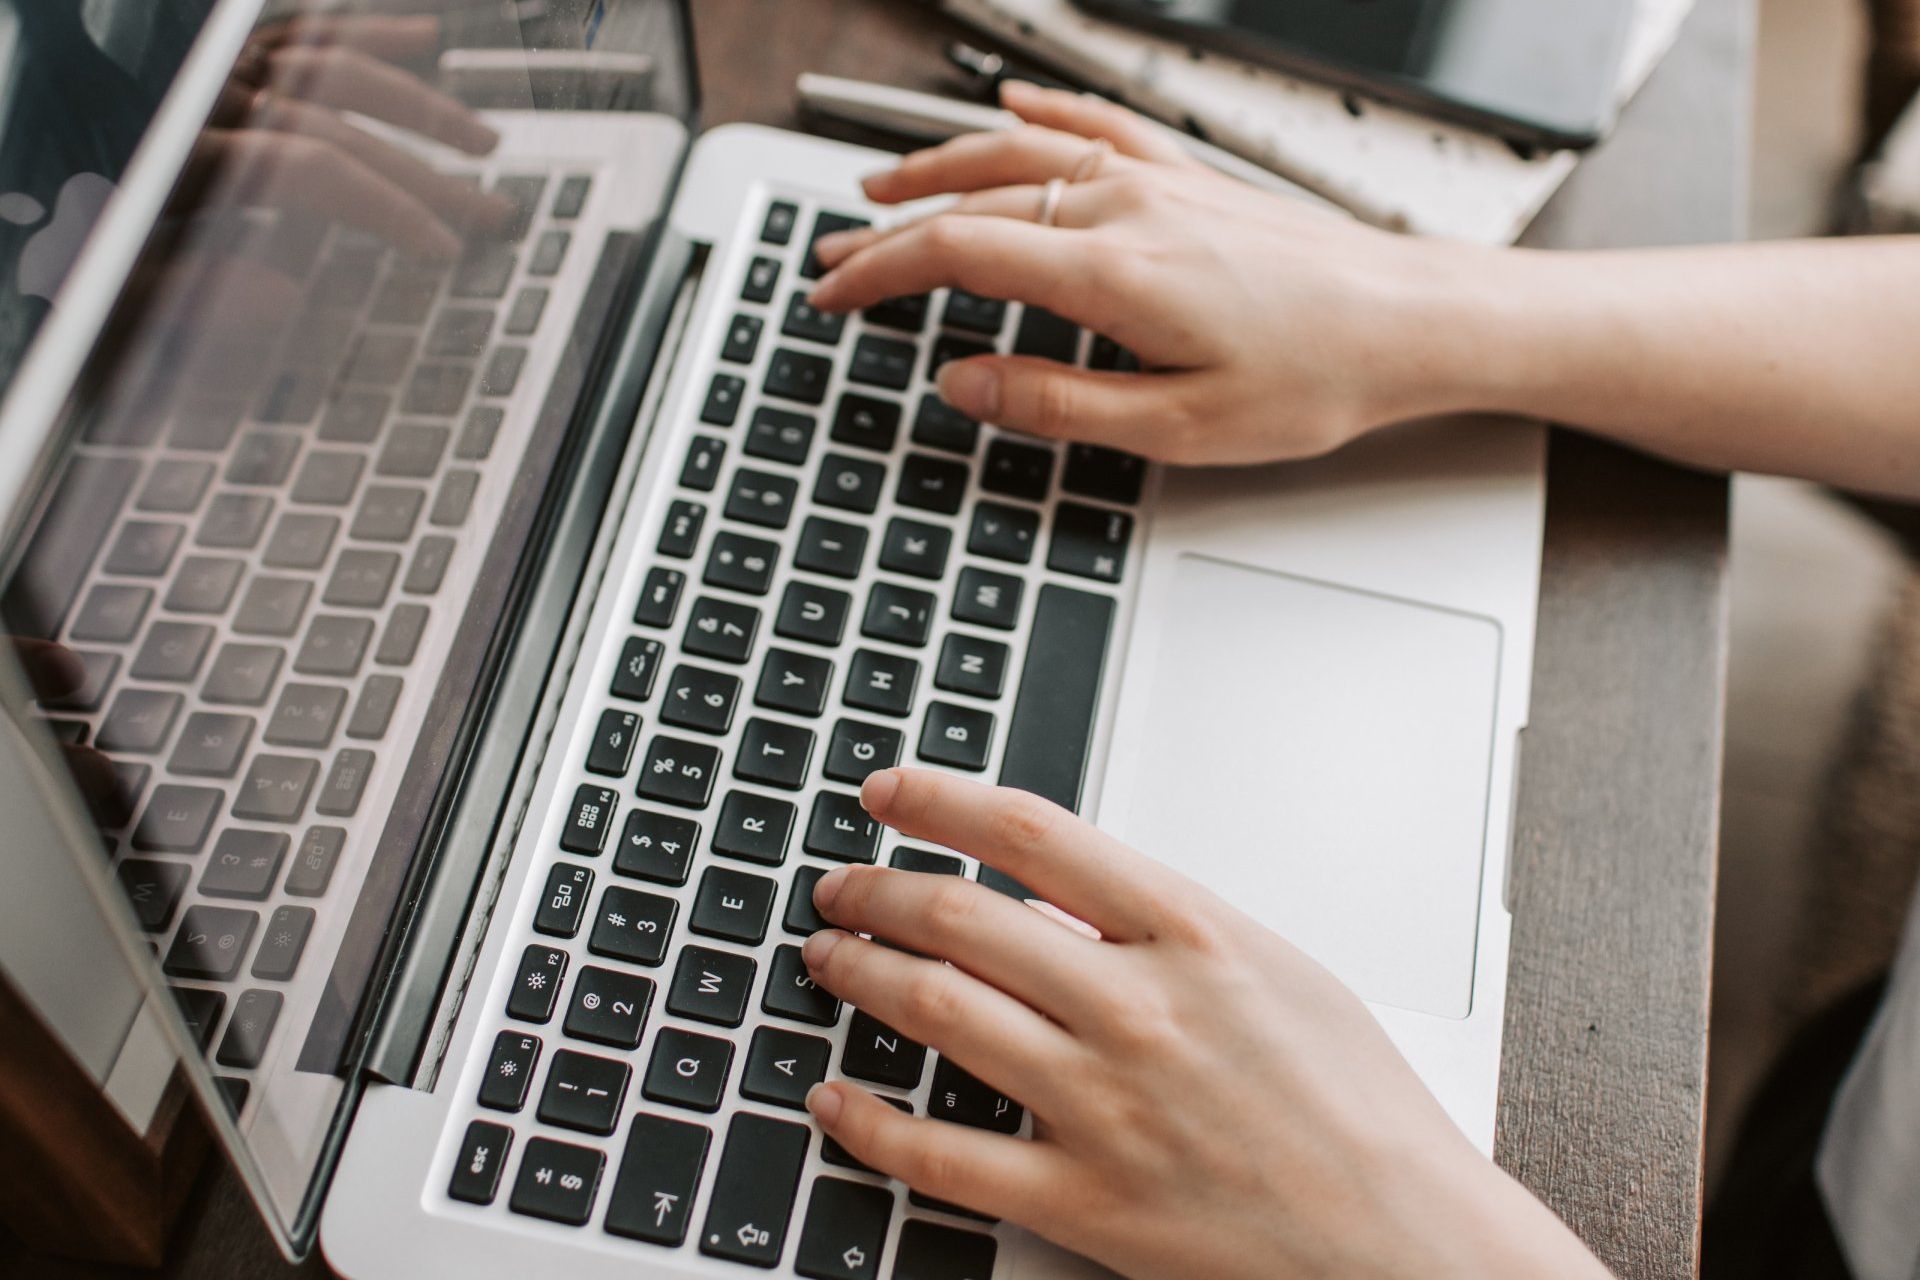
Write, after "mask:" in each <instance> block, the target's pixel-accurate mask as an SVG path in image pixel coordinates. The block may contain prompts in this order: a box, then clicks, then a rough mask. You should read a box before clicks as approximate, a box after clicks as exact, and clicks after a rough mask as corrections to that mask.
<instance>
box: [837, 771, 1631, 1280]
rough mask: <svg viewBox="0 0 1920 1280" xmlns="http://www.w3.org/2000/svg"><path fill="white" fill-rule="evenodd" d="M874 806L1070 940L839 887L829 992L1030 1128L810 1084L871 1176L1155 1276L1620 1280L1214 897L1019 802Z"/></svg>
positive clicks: (905, 798)
mask: <svg viewBox="0 0 1920 1280" xmlns="http://www.w3.org/2000/svg"><path fill="white" fill-rule="evenodd" d="M861 802H862V804H864V805H865V806H866V808H867V811H868V812H869V813H871V814H872V815H873V816H874V817H875V818H876V819H878V820H879V821H881V822H884V823H885V824H887V825H888V826H891V827H893V828H895V829H897V830H898V831H900V832H901V833H902V834H903V835H906V836H909V837H912V838H915V839H917V840H924V841H928V842H931V843H934V844H938V845H944V846H946V847H948V848H951V849H958V850H961V851H963V852H966V853H969V854H972V855H974V856H976V857H978V858H979V859H980V860H981V861H982V862H984V863H987V864H989V865H992V866H995V867H998V868H999V869H1000V870H1002V871H1005V872H1007V873H1008V874H1009V875H1012V876H1014V877H1015V878H1017V879H1018V880H1020V881H1021V882H1023V883H1024V884H1027V885H1029V886H1031V887H1032V889H1033V890H1034V892H1035V893H1037V894H1040V895H1042V896H1043V897H1044V899H1045V900H1046V901H1047V902H1048V903H1051V904H1054V906H1055V907H1056V908H1058V910H1060V911H1064V912H1066V913H1068V914H1069V915H1070V916H1071V917H1073V920H1071V921H1068V920H1066V919H1064V918H1063V917H1061V916H1059V915H1058V914H1056V913H1055V912H1052V911H1048V912H1043V911H1039V910H1035V909H1033V908H1031V907H1029V906H1026V905H1023V904H1021V903H1019V902H1016V901H1014V900H1013V899H1011V898H1007V897H1004V896H1002V895H1000V894H998V893H996V892H994V891H993V890H991V889H988V888H986V887H985V886H983V885H981V884H979V883H977V882H974V881H971V880H966V879H961V878H959V877H952V876H938V875H926V874H917V873H911V872H905V871H897V870H892V869H889V868H881V867H847V868H839V869H836V870H834V871H832V872H830V873H828V874H827V875H826V876H824V877H822V878H821V880H820V882H819V884H818V886H817V887H816V889H815V892H814V903H815V905H816V906H817V907H818V908H819V910H820V912H821V914H822V915H824V916H825V917H826V918H827V919H828V920H829V921H831V922H832V923H834V924H836V925H838V926H840V927H839V928H838V929H828V930H823V931H822V932H819V933H816V934H814V935H813V936H812V937H811V938H809V939H808V940H807V943H806V946H805V949H804V954H805V957H806V962H807V967H808V970H809V971H810V973H811V974H812V976H813V977H814V979H815V980H816V981H817V982H818V983H819V984H820V985H821V986H822V987H824V988H825V989H827V990H828V991H831V992H832V993H833V994H835V995H837V996H839V997H840V998H841V999H843V1000H846V1001H848V1002H849V1003H851V1004H853V1005H855V1006H857V1007H858V1008H861V1009H863V1010H865V1011H866V1012H867V1013H869V1014H871V1015H872V1016H873V1017H875V1018H878V1019H879V1020H880V1021H881V1022H883V1023H886V1024H887V1025H888V1026H890V1027H892V1028H894V1029H895V1030H897V1031H899V1032H900V1033H901V1034H903V1035H905V1036H908V1037H910V1038H911V1039H913V1040H917V1041H919V1042H921V1043H923V1044H926V1045H928V1046H930V1047H931V1048H932V1049H934V1050H935V1051H937V1052H939V1053H941V1054H944V1055H946V1056H947V1057H948V1058H950V1059H951V1060H952V1061H953V1062H954V1063H956V1064H957V1065H958V1066H960V1067H962V1068H964V1069H965V1070H967V1071H968V1072H971V1073H972V1074H973V1075H975V1076H977V1077H978V1078H979V1079H980V1080H982V1081H984V1082H985V1083H986V1084H987V1085H989V1086H991V1087H992V1088H993V1089H996V1090H998V1091H999V1092H1000V1093H1002V1094H1004V1095H1006V1096H1008V1097H1010V1098H1012V1099H1014V1100H1015V1101H1017V1102H1019V1103H1021V1104H1022V1105H1024V1106H1025V1107H1026V1108H1027V1109H1028V1110H1029V1111H1031V1112H1032V1114H1033V1117H1034V1133H1035V1137H1034V1138H1033V1140H1031V1141H1025V1140H1021V1139H1018V1138H1013V1137H1004V1136H1001V1135H999V1134H996V1133H988V1132H983V1131H980V1130H977V1129H971V1128H966V1127H962V1126H960V1125H958V1124H952V1123H947V1122H945V1121H940V1120H934V1119H928V1118H916V1117H912V1116H907V1115H903V1114H901V1113H900V1112H898V1111H896V1110H894V1109H893V1108H892V1107H891V1106H888V1105H887V1104H886V1103H884V1102H882V1101H880V1100H879V1099H878V1098H877V1097H875V1096H874V1095H873V1094H872V1093H869V1092H868V1091H867V1090H865V1089H863V1088H861V1087H859V1086H857V1085H854V1084H852V1083H849V1082H844V1081H841V1082H834V1083H829V1084H823V1085H818V1086H816V1087H815V1088H814V1090H813V1092H812V1093H811V1094H810V1095H809V1097H808V1100H807V1101H808V1107H809V1109H810V1110H811V1111H812V1112H813V1114H814V1116H815V1117H816V1118H817V1119H818V1120H819V1122H820V1123H821V1125H822V1126H823V1127H824V1128H825V1129H826V1131H827V1133H828V1134H829V1135H831V1136H832V1137H834V1138H835V1139H837V1140H838V1141H839V1142H840V1143H841V1144H842V1145H844V1146H845V1147H846V1148H847V1150H848V1151H849V1152H850V1153H851V1154H852V1155H853V1156H854V1157H855V1158H856V1159H859V1160H861V1161H863V1162H864V1163H866V1164H867V1165H869V1166H871V1167H873V1168H874V1169H877V1170H879V1171H880V1172H882V1173H885V1174H887V1175H889V1176H892V1177H894V1178H898V1179H900V1180H901V1181H903V1182H905V1183H907V1184H908V1185H909V1186H911V1187H913V1188H915V1189H916V1190H919V1191H921V1192H923V1193H925V1194H927V1195H931V1196H935V1197H937V1198H939V1199H942V1200H947V1201H951V1202H955V1203H958V1204H960V1205H963V1206H966V1207H968V1208H971V1209H975V1210H978V1211H979V1212H982V1213H986V1214H990V1215H992V1216H994V1217H997V1218H1005V1219H1007V1220H1009V1221H1012V1222H1015V1223H1018V1224H1020V1225H1022V1226H1025V1227H1028V1228H1030V1229H1031V1230H1033V1231H1035V1232H1037V1233H1039V1234H1040V1235H1043V1236H1046V1237H1048V1238H1049V1239H1051V1240H1053V1241H1055V1242H1057V1243H1059V1244H1061V1245H1064V1246H1065V1247H1067V1248H1069V1249H1073V1250H1075V1251H1077V1252H1080V1253H1083V1254H1085V1255H1087V1256H1089V1257H1091V1258H1093V1259H1095V1260H1096V1261H1099V1262H1101V1263H1104V1264H1105V1265H1107V1266H1109V1267H1112V1268H1114V1269H1115V1270H1117V1271H1120V1272H1122V1273H1124V1274H1126V1275H1129V1276H1133V1277H1136V1278H1138V1280H1145V1278H1148V1277H1153V1278H1158V1277H1166V1278H1167V1280H1174V1278H1176V1277H1177V1278H1178V1280H1192V1278H1193V1277H1207V1280H1234V1278H1236V1277H1248V1278H1249V1280H1251V1278H1253V1277H1259V1278H1260V1280H1275V1278H1276V1277H1294V1276H1341V1277H1346V1278H1352V1277H1372V1276H1382V1277H1384V1276H1394V1277H1401V1276H1405V1277H1413V1276H1418V1277H1423V1278H1425V1280H1433V1278H1435V1277H1454V1276H1459V1277H1469V1276H1471V1277H1474V1278H1475V1280H1487V1278H1488V1277H1499V1276H1507V1275H1512V1276H1521V1275H1525V1276H1530V1277H1537V1276H1542V1275H1553V1276H1557V1277H1563V1278H1577V1277H1582V1276H1603V1275H1605V1271H1604V1269H1603V1268H1601V1267H1600V1265H1599V1263H1598V1262H1596V1261H1595V1260H1594V1259H1593V1258H1592V1257H1591V1255H1589V1254H1588V1253H1587V1252H1586V1251H1585V1250H1584V1249H1583V1248H1582V1247H1581V1246H1580V1244H1579V1243H1578V1241H1577V1240H1575V1238H1574V1237H1573V1235H1572V1234H1571V1233H1570V1232H1568V1231H1567V1230H1566V1228H1565V1227H1563V1226H1562V1225H1561V1224H1560V1223H1559V1221H1558V1220H1557V1219H1555V1218H1554V1217H1553V1215H1552V1214H1551V1213H1549V1212H1548V1211H1547V1210H1546V1209H1545V1208H1544V1207H1543V1206H1542V1205H1540V1203H1539V1202H1538V1201H1536V1200H1534V1199H1533V1198H1532V1197H1531V1196H1530V1195H1528V1194H1527V1193H1526V1192H1525V1191H1524V1190H1523V1189H1521V1188H1520V1187H1519V1185H1518V1184H1516V1183H1514V1182H1513V1181H1511V1180H1510V1179H1508V1178H1507V1177H1506V1176H1505V1175H1504V1174H1502V1173H1500V1172H1499V1171H1498V1170H1497V1169H1495V1168H1494V1166H1493V1165H1492V1164H1491V1163H1489V1162H1488V1161H1486V1160H1485V1159H1483V1158H1482V1157H1481V1156H1480V1155H1479V1153H1478V1152H1476V1151H1475V1150H1474V1149H1473V1147H1472V1145H1471V1144H1470V1143H1468V1142H1467V1140H1466V1139H1465V1137H1464V1136H1463V1135H1462V1134H1461V1133H1460V1131H1459V1130H1458V1129H1457V1128H1455V1127H1454V1125H1453V1124H1452V1122H1451V1121H1450V1120H1449V1119H1448V1117H1447V1115H1446V1114H1445V1112H1444V1111H1443V1110H1442V1109H1441V1108H1440V1106H1439V1104H1438V1103H1437V1102H1435V1101H1434V1099H1433V1097H1432V1096H1431V1095H1430V1094H1428V1093H1427V1091H1426V1090H1425V1089H1424V1088H1423V1087H1422V1086H1421V1084H1420V1082H1419V1080H1418V1079H1417V1078H1416V1077H1415V1076H1414V1074H1413V1071H1412V1069H1411V1068H1410V1067H1408V1065H1407V1064H1406V1062H1405V1060H1404V1059H1402V1058H1401V1057H1400V1055H1399V1053H1398V1052H1397V1051H1396V1050H1395V1049H1394V1047H1393V1045H1392V1044H1391V1042H1390V1041H1389V1040H1388V1039H1387V1037H1386V1035H1385V1033H1384V1032H1383V1031H1382V1030H1381V1029H1380V1027H1379V1025H1378V1024H1377V1023H1376V1022H1375V1021H1374V1019H1373V1017H1372V1015H1371V1014H1369V1013H1368V1012H1367V1010H1366V1008H1365V1006H1364V1005H1362V1004H1361V1003H1360V1001H1359V1000H1358V999H1357V998H1356V997H1354V996H1353V995H1352V994H1351V993H1349V992H1348V991H1347V990H1346V989H1345V988H1344V987H1342V986H1341V985H1340V983H1339V982H1337V981H1336V980H1335V979H1334V978H1333V977H1332V976H1331V975H1330V974H1328V973H1327V972H1326V971H1325V970H1323V969H1321V968H1320V967H1319V966H1318V965H1316V964H1314V963H1313V962H1312V961H1310V960H1309V959H1307V958H1306V957H1305V956H1304V955H1302V954H1301V953H1300V952H1298V951H1296V950H1295V949H1294V948H1293V947H1291V946H1289V945H1288V944H1287V943H1285V942H1283V941H1282V940H1281V939H1279V938H1277V937H1275V936H1274V935H1273V934H1271V933H1270V932H1268V931H1267V930H1265V929H1263V928H1261V927H1260V926H1259V925H1258V924H1256V923H1255V922H1254V921H1252V920H1251V919H1249V918H1247V917H1246V916H1245V915H1243V914H1241V913H1240V912H1238V911H1236V910H1234V909H1233V908H1232V907H1230V906H1228V905H1227V904H1226V903H1224V902H1222V901H1220V900H1219V899H1218V898H1216V897H1214V896H1213V895H1212V894H1210V893H1208V892H1206V891H1205V890H1204V889H1201V888H1200V887H1199V886H1197V885H1195V884H1193V883H1191V882H1189V881H1187V880H1185V879H1183V878H1182V877H1180V876H1178V875H1176V874H1175V873H1173V872H1172V871H1170V870H1168V869H1167V868H1165V867H1162V866H1161V865H1159V864H1158V863H1155V862H1153V861H1151V860H1150V859H1148V858H1146V857H1143V856H1142V855H1140V854H1138V853H1136V852H1134V851H1133V850H1131V849H1129V848H1127V847H1125V846H1124V845H1122V844H1120V843H1119V842H1118V841H1115V840H1113V839H1112V838H1110V837H1108V836H1106V835H1104V834H1102V833H1101V832H1100V831H1098V830H1096V829H1095V828H1093V827H1092V826H1089V825H1088V824H1086V823H1084V822H1081V821H1080V820H1079V819H1077V818H1075V817H1074V816H1073V815H1072V814H1070V813H1068V812H1066V811H1065V810H1063V809H1060V808H1058V807H1056V806H1054V805H1051V804H1048V803H1047V802H1045V801H1043V800H1040V799H1037V798H1036V797H1033V796H1030V795H1027V794H1024V793H1022V792H1017V791H1010V790H1005V789H1000V788H989V787H984V786H981V785H978V784H976V783H970V782H965V781H962V780H960V779H957V778H953V777H950V776H947V775H942V774H937V773H932V772H927V771H922V770H910V769H891V770H886V771H883V772H880V773H876V774H874V775H872V776H871V777H869V778H868V779H867V782H866V785H865V786H864V787H863V788H862V790H861ZM1080 922H1084V924H1085V925H1087V926H1091V928H1090V929H1081V928H1077V927H1075V925H1076V924H1078V923H1080ZM1096 931H1097V935H1098V936H1097V937H1096V936H1094V933H1095V932H1096ZM860 934H868V935H871V936H872V937H873V938H874V939H884V940H887V941H889V942H891V943H894V944H897V947H910V948H912V950H913V952H916V953H919V954H909V953H908V952H907V951H904V950H900V949H897V947H896V946H884V945H881V943H880V942H878V941H869V940H867V939H866V938H862V937H859V936H857V935H860ZM923 957H925V958H923ZM941 961H946V962H948V963H941Z"/></svg>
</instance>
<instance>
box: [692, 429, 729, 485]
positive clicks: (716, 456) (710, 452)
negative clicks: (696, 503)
mask: <svg viewBox="0 0 1920 1280" xmlns="http://www.w3.org/2000/svg"><path fill="white" fill-rule="evenodd" d="M726 455H727V445H726V442H725V441H724V440H715V439H714V438H713V437H712V436H695V437H694V438H693V443H692V444H690V445H688V446H687V460H686V461H685V462H683V463H681V464H680V487H681V488H683V489H692V490H694V491H695V492H697V493H712V492H713V486H715V485H716V484H719V483H720V462H721V460H722V459H723V458H725V457H726Z"/></svg>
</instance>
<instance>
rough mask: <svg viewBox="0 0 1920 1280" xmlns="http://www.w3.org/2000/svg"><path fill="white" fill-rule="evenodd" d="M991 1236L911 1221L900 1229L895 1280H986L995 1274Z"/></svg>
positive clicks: (931, 1223)
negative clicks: (985, 1278)
mask: <svg viewBox="0 0 1920 1280" xmlns="http://www.w3.org/2000/svg"><path fill="white" fill-rule="evenodd" d="M997 1250H998V1246H997V1245H996V1244H995V1243H994V1239H993V1237H992V1236H983V1235H981V1234H980V1233H979V1232H977V1231H962V1230H960V1229H959V1228H957V1227H945V1226H941V1225H940V1224H939V1223H937V1222H924V1221H922V1220H920V1219H919V1218H908V1219H907V1220H906V1221H905V1222H904V1223H902V1224H901V1226H900V1247H899V1249H898V1250H897V1251H896V1252H895V1254H894V1259H893V1277H892V1280H984V1277H988V1276H991V1275H992V1274H993V1261H994V1255H995V1253H996V1252H997Z"/></svg>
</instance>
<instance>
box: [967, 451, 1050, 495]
mask: <svg viewBox="0 0 1920 1280" xmlns="http://www.w3.org/2000/svg"><path fill="white" fill-rule="evenodd" d="M1052 480H1053V451H1052V450H1050V449H1043V448H1041V447H1040V446H1039V445H1032V444H1022V443H1021V442H1020V441H1018V440H1010V439H1007V438H1006V437H1004V436H1002V437H1001V438H1000V439H998V440H995V441H994V442H993V443H992V444H990V445H988V446H987V461H986V465H985V466H984V467H983V468H982V469H981V472H980V487H981V488H983V489H985V490H987V491H988V492H989V493H1000V494H1005V495H1006V496H1007V497H1009V498H1023V499H1025V500H1026V501H1028V502H1039V501H1042V500H1043V499H1045V498H1046V496H1047V489H1048V486H1049V485H1050V484H1051V483H1052Z"/></svg>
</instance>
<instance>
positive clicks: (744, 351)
mask: <svg viewBox="0 0 1920 1280" xmlns="http://www.w3.org/2000/svg"><path fill="white" fill-rule="evenodd" d="M765 323H766V322H765V321H763V320H761V319H760V317H759V316H748V315H738V316H735V317H734V318H733V323H732V324H730V325H728V326H727V338H726V341H725V342H724V343H722V344H721V346H720V358H721V359H722V360H728V361H731V362H733V363H734V364H752V363H753V355H754V352H756V351H758V350H759V349H760V330H761V329H762V328H763V327H765Z"/></svg>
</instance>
